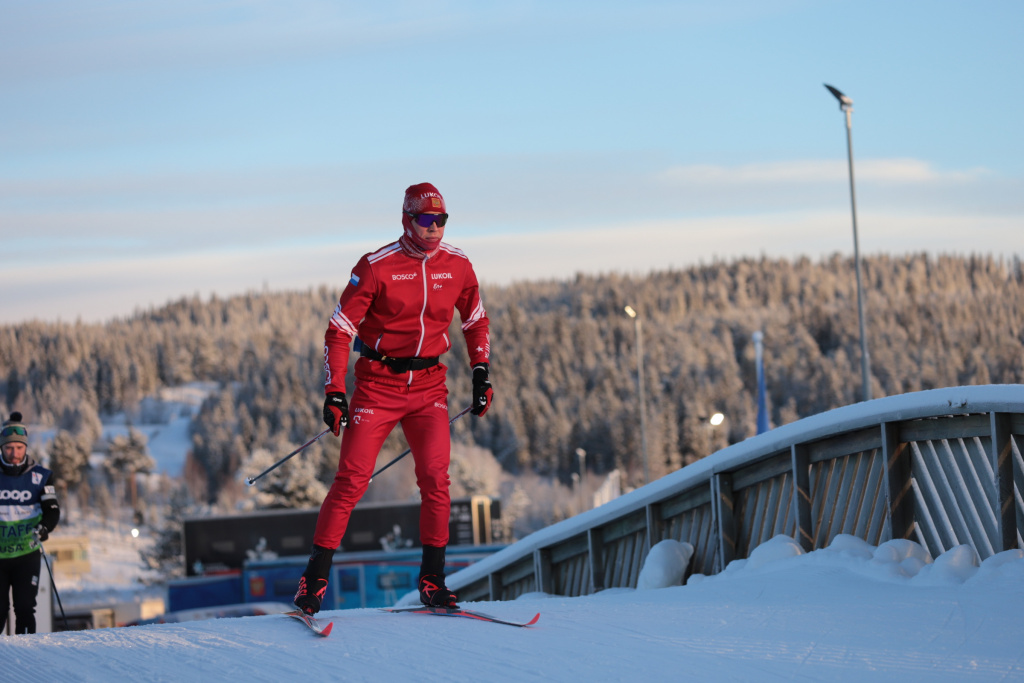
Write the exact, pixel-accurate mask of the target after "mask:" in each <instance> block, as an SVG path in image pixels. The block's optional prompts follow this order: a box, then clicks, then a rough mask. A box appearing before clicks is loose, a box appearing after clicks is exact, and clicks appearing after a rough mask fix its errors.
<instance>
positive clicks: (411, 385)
mask: <svg viewBox="0 0 1024 683" xmlns="http://www.w3.org/2000/svg"><path fill="white" fill-rule="evenodd" d="M446 211H447V210H446V207H445V202H444V198H443V197H442V196H441V193H440V192H438V191H437V188H436V187H434V186H433V185H431V184H430V183H420V184H418V185H413V186H411V187H410V188H408V189H407V190H406V191H405V201H404V203H403V206H402V226H403V228H404V233H403V235H402V237H401V238H399V240H398V241H397V242H392V243H391V244H388V245H387V246H385V247H383V248H381V249H379V250H377V251H375V252H373V253H371V254H366V255H365V256H363V257H362V258H361V259H359V262H358V263H357V264H356V267H355V269H354V270H353V271H352V276H351V278H350V279H349V282H348V285H347V286H346V287H345V291H343V292H342V294H341V299H340V301H339V302H338V306H337V308H335V310H334V315H333V316H332V317H331V321H330V324H329V325H328V327H327V333H326V335H325V339H324V369H325V371H326V375H327V376H326V383H325V388H324V391H325V393H326V399H325V401H324V422H325V423H326V424H327V426H328V427H330V428H331V430H332V431H333V432H334V434H335V435H338V434H339V433H340V431H341V429H342V427H345V434H344V436H343V437H342V441H341V457H340V459H339V461H338V472H337V474H336V475H335V477H334V482H333V483H332V485H331V488H330V491H328V493H327V496H326V498H324V502H323V504H322V505H321V507H320V514H319V516H318V517H317V522H316V531H315V533H314V535H313V551H312V553H311V554H310V557H309V562H308V563H307V565H306V570H305V572H304V573H303V575H302V578H301V579H300V580H299V589H298V592H297V593H296V594H295V605H296V606H297V607H299V608H300V609H302V610H303V611H304V612H306V613H307V614H315V613H316V612H318V611H319V610H320V604H321V602H322V601H323V596H324V593H325V592H326V590H327V578H328V575H329V573H330V568H331V563H332V561H333V557H334V551H335V550H336V549H337V548H338V546H339V545H340V543H341V539H342V536H344V535H345V529H346V528H347V526H348V520H349V516H350V515H351V513H352V508H353V507H355V504H356V503H357V502H358V501H359V499H360V498H362V496H363V494H364V493H365V492H366V488H367V486H368V485H369V482H370V476H371V475H372V474H373V468H374V464H375V463H376V460H377V454H378V453H379V452H380V449H381V446H382V445H383V444H384V440H385V439H386V438H387V436H388V434H390V433H391V430H392V429H394V427H395V425H396V424H399V423H401V425H402V431H403V432H404V433H405V438H406V440H407V441H408V442H409V447H410V448H411V449H412V456H413V459H414V460H415V468H416V483H417V485H418V486H419V489H420V498H421V507H420V541H421V542H422V544H423V559H422V563H421V565H420V573H419V580H418V582H417V587H418V589H419V593H420V600H421V601H422V602H423V603H424V604H426V605H432V606H435V607H455V605H456V596H455V594H454V593H452V592H451V591H449V590H448V589H447V587H446V586H445V582H444V579H445V574H444V563H445V548H446V546H447V545H448V519H449V516H450V511H451V497H450V496H449V493H448V484H449V480H448V464H449V460H450V449H451V443H450V434H449V417H448V388H447V386H446V385H445V376H446V370H447V368H446V367H445V366H444V365H443V364H442V363H441V362H440V360H439V358H438V357H439V356H440V355H441V354H443V353H445V352H446V351H447V350H448V349H449V348H451V341H450V340H449V338H448V328H449V325H450V323H451V321H452V317H453V316H454V313H455V311H456V310H458V312H459V316H460V318H461V320H462V333H463V335H464V336H465V338H466V346H467V348H468V350H469V362H470V365H471V366H472V368H473V409H472V412H473V414H475V415H478V416H479V415H483V414H484V413H485V412H486V411H487V408H488V407H489V406H490V403H491V397H492V390H491V383H490V381H489V379H488V373H489V357H490V338H489V324H490V322H489V320H488V319H487V312H486V311H485V310H484V306H483V302H481V300H480V291H479V285H478V283H477V278H476V273H474V272H473V266H472V264H471V263H470V262H469V259H468V258H466V255H465V254H463V253H462V252H461V251H460V250H458V249H456V248H455V247H452V246H451V245H449V244H446V243H445V242H442V241H441V239H442V238H443V237H444V228H445V223H446V222H447V220H448V214H447V212H446ZM353 340H355V347H354V350H355V351H357V352H359V353H360V355H361V357H360V358H359V359H358V360H357V361H356V365H355V390H354V391H353V392H352V398H351V401H349V400H348V398H347V396H346V392H345V372H346V369H347V368H348V358H349V344H350V343H352V341H353Z"/></svg>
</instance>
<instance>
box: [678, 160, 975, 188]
mask: <svg viewBox="0 0 1024 683" xmlns="http://www.w3.org/2000/svg"><path fill="white" fill-rule="evenodd" d="M986 175H988V172H987V171H986V170H985V169H980V168H979V169H971V170H968V171H937V170H936V169H935V168H933V167H932V165H931V164H929V163H927V162H925V161H921V160H919V159H865V160H863V161H856V160H855V161H854V177H855V180H856V181H858V182H869V183H945V182H957V183H962V182H971V181H974V180H977V179H979V178H983V177H984V176H986ZM659 177H660V179H661V180H662V181H663V182H665V183H668V184H672V185H683V184H686V185H693V184H697V185H716V186H731V187H735V186H742V185H788V184H801V185H815V184H821V183H830V184H835V183H841V182H844V181H848V179H849V165H848V163H847V162H846V161H840V160H834V161H832V160H830V161H820V160H795V161H782V162H774V163H766V164H743V165H738V166H716V165H692V166H673V167H671V168H668V169H666V170H665V171H663V172H662V173H661V174H660V176H659Z"/></svg>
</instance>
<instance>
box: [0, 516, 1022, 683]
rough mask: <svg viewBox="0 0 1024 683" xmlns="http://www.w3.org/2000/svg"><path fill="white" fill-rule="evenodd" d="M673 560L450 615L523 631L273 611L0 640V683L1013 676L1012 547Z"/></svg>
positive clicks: (784, 550)
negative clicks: (308, 622)
mask: <svg viewBox="0 0 1024 683" xmlns="http://www.w3.org/2000/svg"><path fill="white" fill-rule="evenodd" d="M673 544H675V545H673ZM687 548H688V546H684V544H679V543H678V542H677V541H663V542H662V543H660V544H658V545H656V546H655V547H654V548H653V549H652V551H651V553H650V554H649V555H648V558H647V561H646V563H645V566H644V569H643V571H642V572H641V575H640V579H639V582H638V585H639V586H641V587H640V588H638V589H635V590H634V589H611V590H606V591H602V592H600V593H597V594H594V595H590V596H583V597H575V598H568V597H561V596H552V595H545V594H541V593H530V594H527V595H524V596H522V597H520V598H519V599H517V600H514V601H509V602H490V603H488V602H481V603H471V604H467V605H466V606H467V607H470V608H473V609H476V610H478V611H481V612H484V613H487V614H493V615H494V616H497V617H499V618H504V619H507V620H511V621H527V620H529V619H530V618H531V617H532V616H533V615H534V614H536V613H538V612H539V613H540V619H539V621H538V622H537V625H536V626H534V627H529V628H513V627H508V626H501V625H495V624H488V623H482V622H476V621H470V620H467V619H454V618H447V617H437V616H430V615H416V614H387V613H384V612H381V611H380V610H376V609H356V610H335V611H329V612H321V613H320V614H319V615H318V616H319V617H320V622H321V623H326V622H333V624H334V625H333V627H332V631H331V634H330V636H329V637H327V638H319V637H317V636H315V635H313V634H312V633H310V631H309V630H307V629H306V627H305V626H303V625H302V624H300V623H298V622H297V621H294V620H292V619H291V618H289V617H287V616H284V615H282V614H271V615H268V616H258V617H243V618H235V619H218V620H208V621H193V622H180V623H171V624H154V625H148V626H135V627H129V628H108V629H99V630H92V631H78V632H69V633H54V634H42V633H37V634H35V635H22V636H13V637H8V638H4V637H0V656H2V658H3V662H4V679H5V680H7V681H12V683H21V682H23V681H53V680H61V681H77V682H81V683H89V682H92V681H95V682H97V683H106V682H107V681H111V680H146V681H200V680H201V681H240V680H244V681H254V682H256V681H273V682H275V683H278V682H280V681H297V680H302V681H327V680H345V681H407V680H417V681H426V682H428V683H432V682H434V681H437V682H438V683H441V682H444V683H449V682H451V681H473V682H475V681H566V682H570V681H571V682H572V683H576V682H578V681H635V680H644V681H673V682H676V681H797V680H808V681H856V682H860V681H883V682H885V681H893V682H896V683H914V682H916V681H927V682H928V683H941V682H945V681H951V682H953V681H955V682H956V683H963V682H964V681H1015V680H1022V679H1024V651H1022V649H1021V645H1020V636H1021V628H1020V614H1021V611H1022V610H1024V551H1021V550H1012V551H1007V552H1004V553H1000V554H998V555H994V556H992V557H990V558H988V559H987V560H985V561H984V562H982V563H979V562H978V558H977V555H976V554H975V553H974V551H973V550H972V549H971V548H969V547H968V546H959V547H957V548H954V549H951V550H949V551H947V552H946V553H944V554H943V555H941V556H939V557H938V558H931V557H929V556H928V554H927V552H926V551H925V550H924V549H923V548H922V547H921V546H919V545H917V544H916V543H913V542H910V541H890V542H888V543H885V544H883V545H881V546H879V547H877V548H875V547H873V546H870V545H868V544H867V543H865V542H864V541H861V540H859V539H857V538H854V537H853V536H838V537H837V538H836V539H835V540H834V541H833V542H832V544H831V545H830V546H829V547H828V548H825V549H820V550H816V551H814V552H811V553H802V551H801V550H800V548H799V546H798V545H797V544H796V543H795V542H794V541H793V539H791V538H788V537H785V536H777V537H775V538H774V539H772V540H770V541H768V542H766V543H764V544H762V545H761V546H759V547H758V548H756V549H755V550H754V552H753V553H752V554H751V556H750V558H749V559H746V560H737V561H734V562H732V563H731V564H730V565H729V567H728V568H727V569H726V571H724V572H722V573H721V574H718V575H715V576H708V577H705V576H702V575H698V576H694V577H690V579H689V580H688V582H687V583H686V585H683V586H679V585H674V586H673V585H671V582H672V580H673V577H675V579H674V580H675V581H676V582H677V583H678V577H679V576H680V575H681V573H682V567H683V566H685V560H686V552H687ZM482 562H487V560H483V561H482ZM979 565H980V566H979ZM108 566H113V565H108ZM470 569H472V567H471V568H470Z"/></svg>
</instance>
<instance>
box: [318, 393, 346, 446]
mask: <svg viewBox="0 0 1024 683" xmlns="http://www.w3.org/2000/svg"><path fill="white" fill-rule="evenodd" d="M324 424H325V425H327V426H328V427H330V428H331V431H332V432H334V435H335V436H338V434H340V433H341V428H342V427H348V400H347V399H346V398H345V392H344V391H332V392H331V393H329V394H327V398H325V399H324Z"/></svg>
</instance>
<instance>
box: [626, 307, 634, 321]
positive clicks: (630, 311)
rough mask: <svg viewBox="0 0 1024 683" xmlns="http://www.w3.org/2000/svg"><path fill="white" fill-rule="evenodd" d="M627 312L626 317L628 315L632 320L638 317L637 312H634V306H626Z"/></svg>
mask: <svg viewBox="0 0 1024 683" xmlns="http://www.w3.org/2000/svg"><path fill="white" fill-rule="evenodd" d="M625 310H626V315H628V316H629V317H630V318H635V317H636V311H634V310H633V307H632V306H626V309H625Z"/></svg>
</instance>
